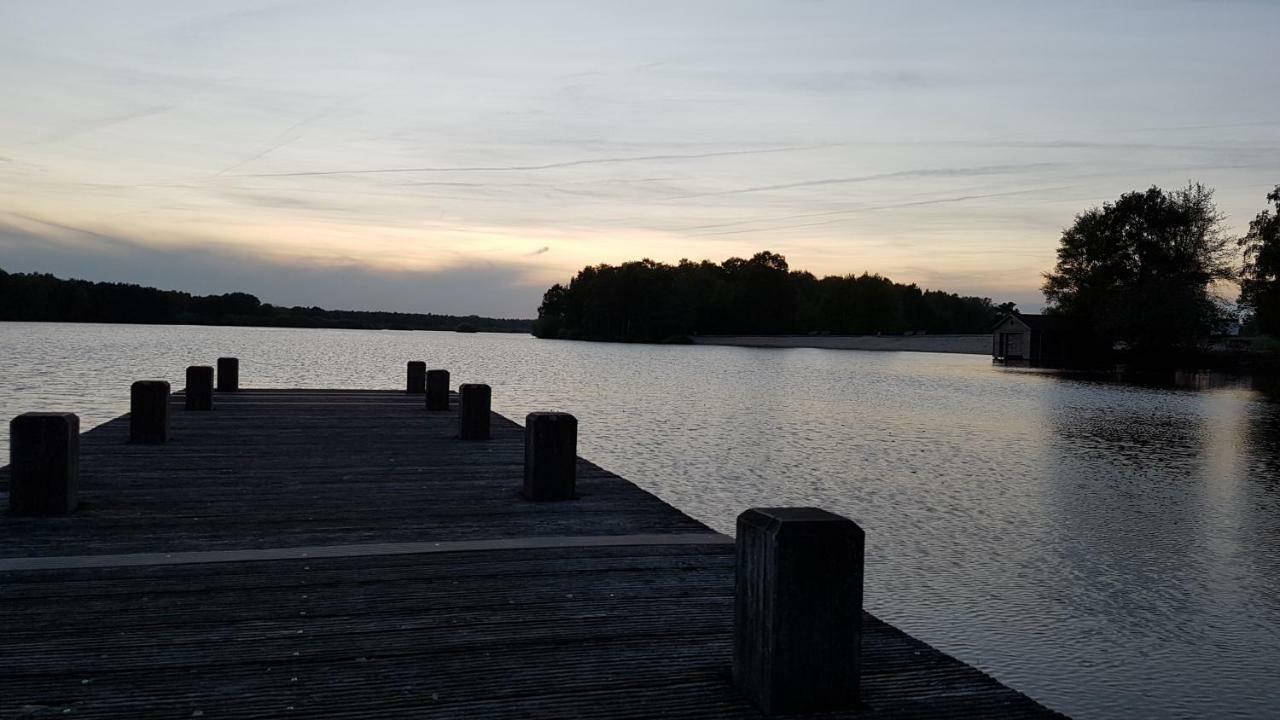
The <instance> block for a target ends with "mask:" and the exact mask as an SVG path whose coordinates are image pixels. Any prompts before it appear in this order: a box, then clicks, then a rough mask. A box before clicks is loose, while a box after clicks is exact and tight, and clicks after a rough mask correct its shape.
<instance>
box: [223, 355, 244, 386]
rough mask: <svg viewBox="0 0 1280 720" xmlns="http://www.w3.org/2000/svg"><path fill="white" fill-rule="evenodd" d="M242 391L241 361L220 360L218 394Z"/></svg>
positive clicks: (227, 358) (232, 359)
mask: <svg viewBox="0 0 1280 720" xmlns="http://www.w3.org/2000/svg"><path fill="white" fill-rule="evenodd" d="M239 389H240V360H239V359H238V358H233V357H220V358H218V392H235V391H237V390H239Z"/></svg>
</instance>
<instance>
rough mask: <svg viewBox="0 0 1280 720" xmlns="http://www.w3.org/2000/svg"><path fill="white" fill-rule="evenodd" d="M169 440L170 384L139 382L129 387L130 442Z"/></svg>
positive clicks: (152, 381) (153, 381) (149, 381)
mask: <svg viewBox="0 0 1280 720" xmlns="http://www.w3.org/2000/svg"><path fill="white" fill-rule="evenodd" d="M168 440H169V383H167V382H165V381H164V380H139V381H138V382H136V383H134V384H133V385H132V386H130V387H129V442H131V443H162V442H167V441H168Z"/></svg>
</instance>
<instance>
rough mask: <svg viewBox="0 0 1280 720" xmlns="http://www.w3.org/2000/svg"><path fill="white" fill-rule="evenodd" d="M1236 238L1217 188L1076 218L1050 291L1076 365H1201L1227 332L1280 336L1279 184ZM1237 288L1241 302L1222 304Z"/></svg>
mask: <svg viewBox="0 0 1280 720" xmlns="http://www.w3.org/2000/svg"><path fill="white" fill-rule="evenodd" d="M1266 197H1267V202H1268V203H1270V204H1272V205H1273V206H1274V208H1267V209H1265V210H1263V211H1262V212H1260V213H1258V215H1257V216H1256V217H1255V218H1254V219H1253V221H1252V222H1251V223H1250V224H1249V229H1248V232H1246V233H1245V234H1244V235H1243V236H1241V237H1238V238H1233V237H1231V236H1230V235H1229V234H1228V233H1227V232H1226V230H1225V227H1224V222H1225V218H1224V216H1223V215H1222V213H1221V212H1219V211H1218V208H1217V205H1216V204H1215V202H1214V199H1213V190H1212V189H1210V188H1207V187H1205V186H1204V185H1201V184H1199V183H1189V184H1188V185H1187V186H1186V187H1184V188H1180V189H1176V190H1172V191H1166V190H1162V189H1161V188H1159V187H1154V186H1153V187H1151V188H1148V189H1147V190H1145V191H1135V192H1129V193H1125V194H1123V195H1121V196H1120V197H1119V198H1118V199H1117V200H1115V201H1114V202H1109V203H1104V204H1103V205H1102V206H1100V207H1093V208H1090V209H1088V210H1086V211H1084V212H1082V213H1080V214H1079V215H1077V216H1076V218H1075V222H1074V223H1073V224H1072V225H1071V226H1070V227H1068V228H1067V229H1065V230H1064V231H1063V233H1062V237H1061V240H1060V242H1059V247H1058V257H1057V264H1056V265H1055V267H1054V269H1053V270H1052V271H1051V272H1049V273H1046V274H1045V277H1044V280H1045V281H1044V286H1043V291H1044V294H1045V297H1046V299H1047V300H1048V301H1049V306H1048V308H1047V309H1046V313H1047V314H1049V315H1050V316H1052V317H1053V318H1055V320H1056V321H1057V322H1058V324H1059V328H1058V329H1059V331H1060V332H1063V333H1066V334H1068V335H1069V336H1070V337H1071V338H1072V339H1073V342H1072V344H1071V347H1072V349H1073V350H1074V353H1073V357H1072V358H1070V360H1071V363H1072V364H1082V365H1083V364H1099V363H1104V362H1109V361H1112V360H1114V359H1116V358H1117V357H1123V358H1124V359H1126V360H1128V361H1130V362H1133V363H1135V364H1137V365H1139V366H1162V365H1178V364H1185V362H1186V361H1187V360H1188V359H1194V358H1202V357H1203V353H1204V351H1205V350H1206V348H1207V347H1208V345H1209V343H1210V341H1211V340H1212V339H1213V338H1214V337H1215V336H1217V335H1220V334H1222V333H1223V332H1224V331H1225V330H1226V329H1227V327H1228V325H1230V324H1232V323H1235V322H1237V321H1241V320H1243V321H1244V332H1245V333H1246V334H1259V335H1270V336H1272V337H1277V336H1280V186H1276V188H1275V189H1274V190H1272V191H1271V192H1270V193H1269V194H1268V195H1267V196H1266ZM1234 287H1239V289H1240V295H1239V299H1238V300H1237V301H1236V303H1235V304H1233V303H1231V302H1230V301H1228V300H1227V299H1226V298H1225V296H1224V295H1225V293H1226V291H1228V290H1229V289H1230V288H1234Z"/></svg>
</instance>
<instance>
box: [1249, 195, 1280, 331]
mask: <svg viewBox="0 0 1280 720" xmlns="http://www.w3.org/2000/svg"><path fill="white" fill-rule="evenodd" d="M1267 201H1268V202H1270V203H1272V204H1273V205H1275V211H1274V212H1273V211H1272V210H1271V209H1270V208H1268V209H1266V210H1263V211H1262V212H1260V213H1258V216H1257V217H1255V218H1254V219H1253V221H1252V222H1250V223H1249V232H1248V233H1246V234H1245V236H1244V237H1242V238H1240V247H1241V248H1242V249H1243V251H1244V266H1243V267H1242V268H1241V271H1240V305H1241V306H1242V307H1244V308H1246V309H1247V310H1249V311H1251V312H1252V313H1253V324H1254V326H1255V328H1256V329H1257V330H1258V331H1260V332H1263V333H1266V334H1268V335H1274V336H1280V185H1277V186H1276V187H1275V189H1274V190H1272V191H1271V192H1270V193H1267Z"/></svg>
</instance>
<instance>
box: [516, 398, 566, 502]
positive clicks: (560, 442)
mask: <svg viewBox="0 0 1280 720" xmlns="http://www.w3.org/2000/svg"><path fill="white" fill-rule="evenodd" d="M577 481H578V419H577V418H575V417H574V416H572V415H570V414H569V413H559V412H533V413H529V415H528V417H526V418H525V420H524V488H523V490H522V492H523V494H524V496H525V498H526V499H529V500H572V499H574V498H575V497H577Z"/></svg>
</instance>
